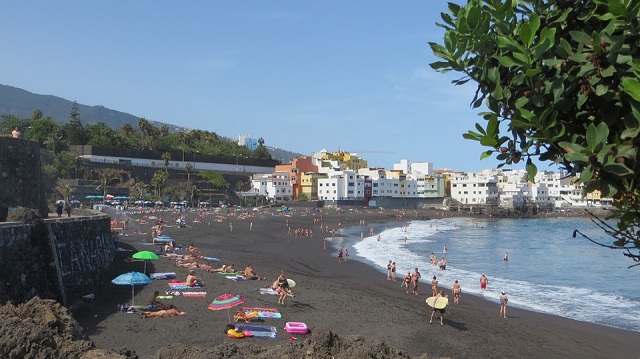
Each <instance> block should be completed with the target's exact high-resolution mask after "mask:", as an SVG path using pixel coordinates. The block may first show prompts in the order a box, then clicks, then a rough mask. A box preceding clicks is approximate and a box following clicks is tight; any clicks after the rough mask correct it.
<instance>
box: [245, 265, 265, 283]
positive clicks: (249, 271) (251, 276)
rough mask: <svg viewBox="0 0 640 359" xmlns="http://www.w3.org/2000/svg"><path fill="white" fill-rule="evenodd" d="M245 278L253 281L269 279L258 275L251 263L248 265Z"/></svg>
mask: <svg viewBox="0 0 640 359" xmlns="http://www.w3.org/2000/svg"><path fill="white" fill-rule="evenodd" d="M244 277H245V278H247V279H252V280H264V279H267V278H265V277H260V276H259V275H257V274H256V272H255V271H254V270H253V265H252V264H251V263H249V265H247V268H245V269H244Z"/></svg>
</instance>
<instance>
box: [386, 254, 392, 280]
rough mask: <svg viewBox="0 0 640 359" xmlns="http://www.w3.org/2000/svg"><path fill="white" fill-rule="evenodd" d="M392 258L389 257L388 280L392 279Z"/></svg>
mask: <svg viewBox="0 0 640 359" xmlns="http://www.w3.org/2000/svg"><path fill="white" fill-rule="evenodd" d="M391 262H392V261H391V259H389V264H387V280H391Z"/></svg>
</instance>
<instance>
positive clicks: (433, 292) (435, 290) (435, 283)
mask: <svg viewBox="0 0 640 359" xmlns="http://www.w3.org/2000/svg"><path fill="white" fill-rule="evenodd" d="M431 295H432V296H434V297H435V296H436V295H438V279H437V278H436V276H435V275H434V276H433V279H432V280H431Z"/></svg>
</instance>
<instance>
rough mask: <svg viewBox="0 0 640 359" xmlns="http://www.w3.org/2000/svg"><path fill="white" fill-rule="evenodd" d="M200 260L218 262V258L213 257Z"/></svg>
mask: <svg viewBox="0 0 640 359" xmlns="http://www.w3.org/2000/svg"><path fill="white" fill-rule="evenodd" d="M202 259H204V260H207V261H214V262H220V260H219V259H218V258H215V257H202Z"/></svg>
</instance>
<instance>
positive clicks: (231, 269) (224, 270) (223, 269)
mask: <svg viewBox="0 0 640 359" xmlns="http://www.w3.org/2000/svg"><path fill="white" fill-rule="evenodd" d="M235 271H236V269H235V267H234V266H233V263H232V264H229V265H226V264H223V265H222V267H220V268H211V269H209V272H211V273H234V272H235Z"/></svg>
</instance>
